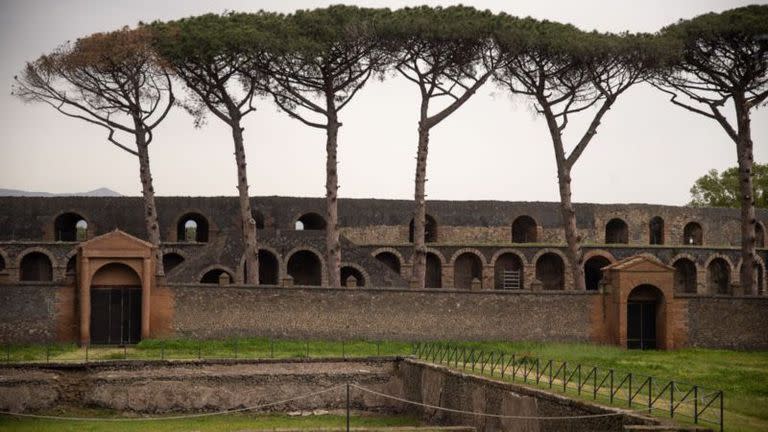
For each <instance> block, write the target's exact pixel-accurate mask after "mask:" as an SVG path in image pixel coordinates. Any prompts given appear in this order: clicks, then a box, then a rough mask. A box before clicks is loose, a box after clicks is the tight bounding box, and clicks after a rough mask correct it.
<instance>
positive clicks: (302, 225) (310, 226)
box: [295, 213, 326, 231]
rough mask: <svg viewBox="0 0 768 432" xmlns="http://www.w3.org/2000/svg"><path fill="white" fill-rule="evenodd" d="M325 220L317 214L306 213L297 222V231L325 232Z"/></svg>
mask: <svg viewBox="0 0 768 432" xmlns="http://www.w3.org/2000/svg"><path fill="white" fill-rule="evenodd" d="M325 227H326V224H325V219H324V218H323V217H322V216H320V215H319V214H317V213H306V214H303V215H301V217H300V218H299V219H298V220H297V221H296V226H295V228H296V231H305V230H318V231H319V230H324V229H325Z"/></svg>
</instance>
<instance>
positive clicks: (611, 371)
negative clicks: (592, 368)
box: [608, 369, 613, 403]
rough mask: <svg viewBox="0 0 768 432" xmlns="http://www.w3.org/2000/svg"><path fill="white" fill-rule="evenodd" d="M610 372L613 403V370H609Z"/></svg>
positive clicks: (611, 399)
mask: <svg viewBox="0 0 768 432" xmlns="http://www.w3.org/2000/svg"><path fill="white" fill-rule="evenodd" d="M608 372H609V373H610V374H611V397H610V401H611V403H613V369H608Z"/></svg>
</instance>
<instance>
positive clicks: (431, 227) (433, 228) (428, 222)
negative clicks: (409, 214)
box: [408, 215, 437, 243]
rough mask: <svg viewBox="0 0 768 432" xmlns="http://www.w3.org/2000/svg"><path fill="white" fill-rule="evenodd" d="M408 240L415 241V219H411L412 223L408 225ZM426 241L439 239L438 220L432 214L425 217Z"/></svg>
mask: <svg viewBox="0 0 768 432" xmlns="http://www.w3.org/2000/svg"><path fill="white" fill-rule="evenodd" d="M408 241H409V242H411V243H413V219H411V224H410V225H409V227H408ZM424 241H425V242H427V243H434V242H436V241H437V222H435V218H433V217H432V216H430V215H426V216H425V218H424Z"/></svg>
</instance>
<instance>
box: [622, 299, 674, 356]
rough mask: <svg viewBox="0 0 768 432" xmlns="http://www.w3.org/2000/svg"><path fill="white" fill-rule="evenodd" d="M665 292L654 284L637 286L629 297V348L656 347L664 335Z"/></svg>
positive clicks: (659, 344)
mask: <svg viewBox="0 0 768 432" xmlns="http://www.w3.org/2000/svg"><path fill="white" fill-rule="evenodd" d="M663 305H664V294H663V293H662V292H661V291H660V290H659V289H658V288H656V287H655V286H653V285H639V286H637V287H635V288H634V289H633V290H632V291H631V292H630V293H629V297H628V298H627V348H629V349H656V348H657V347H660V346H662V345H663V344H662V343H659V342H661V341H662V340H663V336H664V330H665V329H664V309H663Z"/></svg>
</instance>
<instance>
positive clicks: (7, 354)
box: [5, 345, 11, 363]
mask: <svg viewBox="0 0 768 432" xmlns="http://www.w3.org/2000/svg"><path fill="white" fill-rule="evenodd" d="M5 361H6V363H10V362H11V346H10V345H6V346H5Z"/></svg>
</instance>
